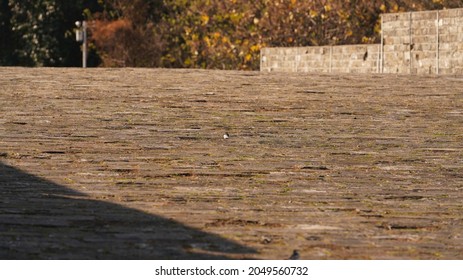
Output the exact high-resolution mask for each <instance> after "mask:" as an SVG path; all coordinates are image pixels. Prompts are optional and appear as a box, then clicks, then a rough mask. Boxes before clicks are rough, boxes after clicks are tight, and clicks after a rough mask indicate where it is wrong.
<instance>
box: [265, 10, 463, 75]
mask: <svg viewBox="0 0 463 280" xmlns="http://www.w3.org/2000/svg"><path fill="white" fill-rule="evenodd" d="M382 42H383V48H382V49H381V44H371V45H343V46H319V47H299V48H264V49H262V51H261V71H281V72H333V73H344V72H349V73H401V74H440V73H442V74H463V9H449V10H442V11H424V12H413V13H396V14H383V15H382Z"/></svg>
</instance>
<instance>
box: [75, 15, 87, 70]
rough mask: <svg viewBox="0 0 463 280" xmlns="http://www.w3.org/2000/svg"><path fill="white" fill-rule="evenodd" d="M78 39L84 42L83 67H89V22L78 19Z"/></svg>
mask: <svg viewBox="0 0 463 280" xmlns="http://www.w3.org/2000/svg"><path fill="white" fill-rule="evenodd" d="M76 27H77V29H76V41H77V42H82V68H87V22H86V21H85V20H84V21H82V22H80V21H76Z"/></svg>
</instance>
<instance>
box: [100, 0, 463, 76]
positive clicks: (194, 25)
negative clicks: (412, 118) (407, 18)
mask: <svg viewBox="0 0 463 280" xmlns="http://www.w3.org/2000/svg"><path fill="white" fill-rule="evenodd" d="M103 3H104V7H105V9H104V12H102V13H98V14H93V15H92V16H91V36H92V40H93V42H94V44H95V46H96V48H97V50H98V52H99V54H100V56H101V58H102V61H103V65H104V66H142V67H189V68H216V69H258V67H259V53H260V49H261V48H262V47H265V46H310V45H327V44H332V45H335V44H347V43H348V44H353V43H371V42H378V40H379V32H380V14H381V13H388V12H400V11H416V10H425V9H442V8H455V7H463V2H462V1H460V0H421V1H419V0H383V1H380V0H306V1H303V0H299V1H298V0H193V1H187V0H164V1H161V0H151V1H150V0H136V1H128V0H107V1H103Z"/></svg>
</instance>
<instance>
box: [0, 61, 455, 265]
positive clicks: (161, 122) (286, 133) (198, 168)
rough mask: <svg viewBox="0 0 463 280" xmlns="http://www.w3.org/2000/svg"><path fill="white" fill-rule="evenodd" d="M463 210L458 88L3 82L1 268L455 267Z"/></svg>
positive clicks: (443, 80)
mask: <svg viewBox="0 0 463 280" xmlns="http://www.w3.org/2000/svg"><path fill="white" fill-rule="evenodd" d="M225 132H228V133H229V134H230V138H229V139H226V140H224V139H223V135H224V133H225ZM462 201H463V77H454V76H443V77H434V76H394V75H384V76H377V75H312V74H311V75H307V74H284V75H282V74H272V73H265V74H263V73H258V72H233V71H226V72H222V71H202V70H159V69H87V70H83V69H60V68H55V69H51V68H0V258H4V259H16V258H26V259H29V258H38V259H48V258H52V259H56V258H58V259H66V258H71V259H76V258H77V259H88V258H90V259H95V258H96V259H99V258H103V259H108V258H109V259H118V258H130V259H156V258H160V259H192V258H194V259H196V258H199V259H203V258H221V259H222V258H234V259H235V258H238V259H240V258H257V259H285V258H288V257H289V256H290V255H291V253H292V251H293V250H294V249H297V250H299V252H300V255H301V258H304V259H370V258H371V259H462V258H463V203H462Z"/></svg>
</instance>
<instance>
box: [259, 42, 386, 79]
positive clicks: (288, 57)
mask: <svg viewBox="0 0 463 280" xmlns="http://www.w3.org/2000/svg"><path fill="white" fill-rule="evenodd" d="M379 62H380V45H379V44H378V45H343V46H322V47H300V48H264V49H262V51H261V71H279V72H325V73H329V72H335V73H336V72H337V73H372V72H373V73H374V72H377V71H379Z"/></svg>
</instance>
